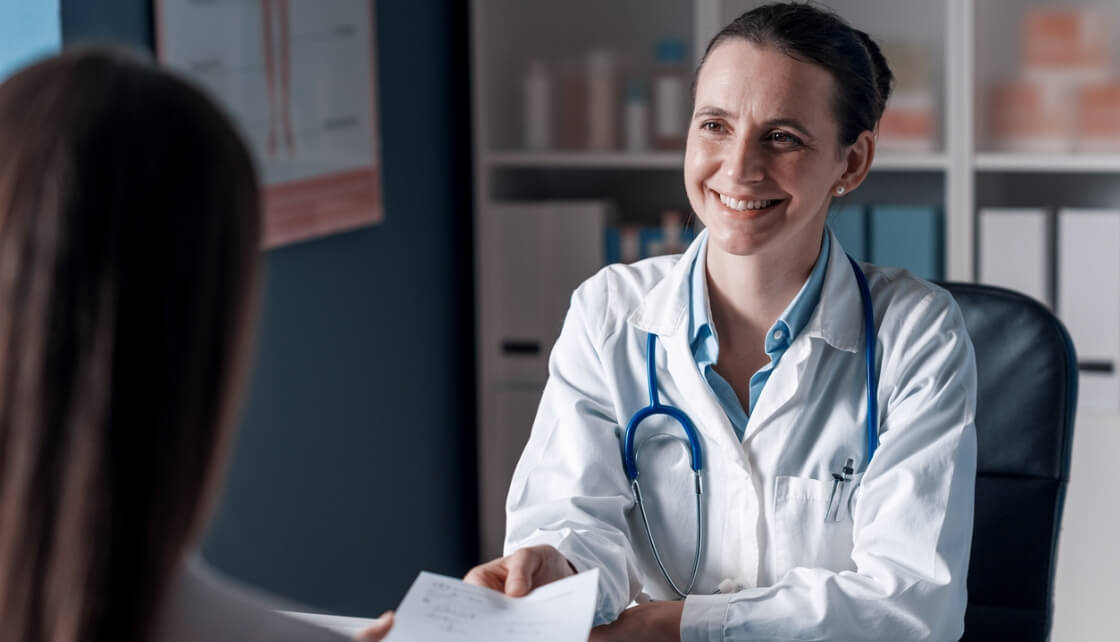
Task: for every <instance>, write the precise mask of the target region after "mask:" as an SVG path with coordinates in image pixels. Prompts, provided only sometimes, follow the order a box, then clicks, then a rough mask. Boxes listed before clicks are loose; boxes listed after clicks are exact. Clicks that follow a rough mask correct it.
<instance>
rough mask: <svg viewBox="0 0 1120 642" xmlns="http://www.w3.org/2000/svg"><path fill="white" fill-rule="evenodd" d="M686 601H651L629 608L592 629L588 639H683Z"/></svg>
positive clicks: (671, 641) (654, 641)
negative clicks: (682, 614) (683, 615)
mask: <svg viewBox="0 0 1120 642" xmlns="http://www.w3.org/2000/svg"><path fill="white" fill-rule="evenodd" d="M683 611H684V602H679V601H673V602H648V603H646V604H639V605H638V606H635V607H633V608H629V609H626V610H625V611H623V612H622V615H620V616H618V619H617V620H615V621H614V622H611V623H610V624H604V625H603V626H597V627H595V628H594V629H591V638H590V639H589V640H588V642H621V641H623V640H642V641H643V642H680V639H681V613H682V612H683Z"/></svg>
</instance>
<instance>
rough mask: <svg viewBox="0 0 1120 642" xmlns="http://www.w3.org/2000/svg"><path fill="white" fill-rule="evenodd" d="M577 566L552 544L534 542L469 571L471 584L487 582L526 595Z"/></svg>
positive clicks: (512, 593) (491, 586)
mask: <svg viewBox="0 0 1120 642" xmlns="http://www.w3.org/2000/svg"><path fill="white" fill-rule="evenodd" d="M575 574H576V569H575V568H574V567H572V565H571V563H569V562H568V558H566V557H564V556H563V555H562V554H561V553H560V551H558V550H556V549H555V548H554V547H552V546H530V547H528V548H522V549H520V550H517V551H514V552H513V553H511V554H509V555H506V556H505V557H500V558H498V559H496V560H493V561H490V562H486V563H485V564H479V565H478V566H476V567H474V568H472V569H471V570H470V572H468V573H467V575H466V577H464V578H463V581H464V582H466V583H467V584H475V585H477V586H485V587H486V588H489V589H494V590H495V591H501V592H502V593H505V594H506V595H508V596H510V597H522V596H525V595H528V593H529V591H532V590H533V589H535V588H537V587H538V586H543V585H545V584H548V583H549V582H555V581H556V580H562V579H564V578H565V577H568V576H570V575H575Z"/></svg>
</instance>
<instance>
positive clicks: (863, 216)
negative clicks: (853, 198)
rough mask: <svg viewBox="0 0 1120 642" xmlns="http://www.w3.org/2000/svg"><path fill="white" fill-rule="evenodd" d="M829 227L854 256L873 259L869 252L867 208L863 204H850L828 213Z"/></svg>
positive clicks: (861, 259) (860, 259) (864, 259)
mask: <svg viewBox="0 0 1120 642" xmlns="http://www.w3.org/2000/svg"><path fill="white" fill-rule="evenodd" d="M828 227H829V228H830V229H831V230H832V232H833V233H834V234H836V238H837V239H839V241H840V245H841V246H843V247H844V251H845V252H847V253H848V254H849V255H851V257H852V258H854V259H855V260H857V261H868V262H869V261H871V257H870V256H869V255H868V253H867V210H866V209H865V208H864V207H863V206H862V205H848V206H845V207H841V208H837V209H835V210H832V211H831V212H829V213H828Z"/></svg>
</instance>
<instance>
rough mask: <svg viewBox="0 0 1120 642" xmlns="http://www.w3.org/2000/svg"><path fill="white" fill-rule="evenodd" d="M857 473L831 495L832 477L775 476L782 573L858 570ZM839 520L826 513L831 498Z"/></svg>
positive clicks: (777, 558)
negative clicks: (855, 548) (854, 523)
mask: <svg viewBox="0 0 1120 642" xmlns="http://www.w3.org/2000/svg"><path fill="white" fill-rule="evenodd" d="M860 477H861V475H859V474H857V475H854V476H853V477H852V479H851V480H850V481H848V482H846V483H844V484H842V485H841V487H839V488H837V491H836V497H834V498H833V497H832V487H833V480H831V479H829V480H827V481H825V480H820V479H810V478H807V477H784V476H782V477H778V478H776V479H775V480H774V542H773V545H774V571H775V575H774V576H775V577H781V576H783V575H785V574H786V572H788V571H789V570H790V569H792V568H797V567H807V568H825V569H828V570H832V571H843V570H855V563H854V562H853V561H852V509H853V508H854V502H853V501H851V500H852V492H853V491H854V489H855V488H856V487H857V486H858V484H859V480H860ZM830 498H832V501H833V502H834V504H835V506H834V510H835V521H828V520H826V519H825V514H826V513H827V512H828V511H829V500H830Z"/></svg>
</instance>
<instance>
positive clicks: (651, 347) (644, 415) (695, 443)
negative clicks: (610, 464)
mask: <svg viewBox="0 0 1120 642" xmlns="http://www.w3.org/2000/svg"><path fill="white" fill-rule="evenodd" d="M848 262H849V263H851V264H852V272H853V273H854V274H855V277H856V283H858V284H859V295H860V299H862V301H863V327H864V334H863V336H864V337H865V342H864V355H865V358H866V362H867V363H866V367H867V463H871V457H872V456H873V455H874V454H875V449H876V448H877V447H878V445H879V430H878V423H879V422H878V417H879V402H878V398H877V397H878V395H877V390H878V383H877V381H876V377H875V342H876V336H875V311H874V308H872V306H871V290H870V288H868V286H867V277H866V276H864V274H863V270H862V269H860V267H859V264H858V263H856V261H855V259H853V258H852V257H851V256H849V257H848ZM656 346H657V335H655V334H653V333H652V332H651V333H650V334H649V337H648V338H647V340H646V376H647V379H648V382H649V405H648V406H646V407H645V408H642V409H641V410H639V411H638V412H636V413H634V416H633V417H631V418H630V423H628V424H627V425H626V434H625V436H624V438H623V442H624V446H623V453H622V465H623V467H624V468H625V469H626V478H627V479H628V480H629V481H630V487H631V489H633V491H634V500H635V501H636V502H637V504H638V510H639V511H640V512H641V515H642V523H644V524H645V527H646V536H647V537H648V538H649V546H650V548H651V549H652V551H653V557H654V559H655V560H656V561H657V566H658V568H660V569H661V575H662V576H664V577H665V581H666V582H668V583H669V586H671V587H672V588H673V591H675V592H676V594H677V595H679V596H680V597H681V598H684V597H685V596H687V595H688V594H689V592H690V591H692V587H693V586H694V585H695V584H696V575H697V573H698V572H699V571H700V558H701V557H702V556H703V554H704V503H703V501H702V495H703V494H704V483H703V481H702V478H701V475H700V473H701V472H702V471H703V470H704V458H703V454H702V451H701V448H700V434H699V433H698V432H697V430H696V426H695V425H694V424H693V423H692V420H691V419H689V417H688V415H687V414H685V413H684V411H682V410H681V409H680V408H676V407H673V406H667V405H664V404H662V403H661V401H660V399H659V398H658V395H657V362H656V356H655V350H656ZM655 415H667V416H668V417H670V418H672V419H673V420H675V421H676V422H677V423H678V424H680V426H681V428H682V429H683V430H684V433H685V437H687V438H688V443H687V447H688V450H689V456H690V460H691V465H692V475H693V479H694V482H695V483H694V485H695V489H696V554H695V556H694V557H693V560H692V574H691V575H690V576H689V579H688V585H687V586H685V588H684V590H681V589H680V588H679V587H678V586H677V584H676V582H674V581H673V578H672V577H670V575H669V571H668V570H666V568H665V564H664V562H662V561H661V554H660V553H659V552H658V550H657V544H656V543H655V542H654V538H653V531H652V530H651V529H650V525H649V517H648V516H647V515H646V506H645V503H644V502H643V501H642V490H641V487H640V485H639V484H638V451H637V450H636V449H635V446H634V444H635V441H636V439H635V437H636V436H637V433H638V425H639V424H641V423H642V421H644V420H646V419H648V418H649V417H653V416H655ZM659 438H668V439H673V440H678V441H682V442H683V440H681V439H680V438H679V437H673V436H672V435H668V434H665V433H659V434H657V435H654V436H653V437H651V438H650V439H647V440H646V441H645V442H643V444H642V445H645V444H646V443H650V442H651V441H655V440H657V439H659ZM639 448H640V447H639ZM852 463H853V462H852V460H851V459H848V461H847V462H846V463H845V465H844V467H843V469H842V470H841V472H839V473H833V486H832V496H831V497H830V498H829V502H828V504H829V506H828V509H827V510H826V511H825V521H835V520H836V510H834V504H835V506H836V509H837V510H838V506H839V504H838V503H836V502H834V500H836V491H837V488H838V486H839V485H840V484H841V483H843V482H847V481H849V480H850V478H851V475H852V472H853V469H852Z"/></svg>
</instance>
